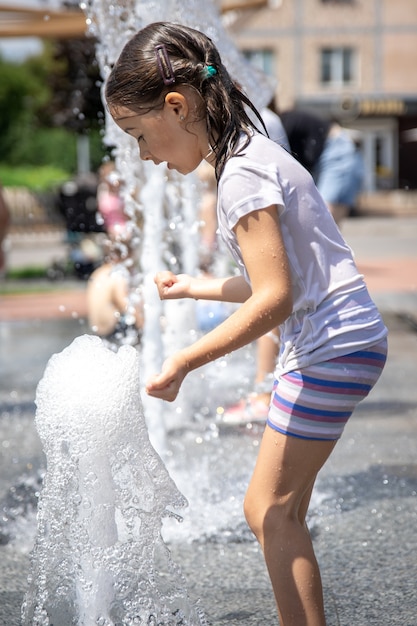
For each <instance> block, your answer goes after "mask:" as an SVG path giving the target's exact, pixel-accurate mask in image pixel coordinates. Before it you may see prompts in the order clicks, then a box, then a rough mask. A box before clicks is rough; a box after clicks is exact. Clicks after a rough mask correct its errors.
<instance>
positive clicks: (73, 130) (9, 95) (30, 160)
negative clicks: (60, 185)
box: [0, 38, 105, 177]
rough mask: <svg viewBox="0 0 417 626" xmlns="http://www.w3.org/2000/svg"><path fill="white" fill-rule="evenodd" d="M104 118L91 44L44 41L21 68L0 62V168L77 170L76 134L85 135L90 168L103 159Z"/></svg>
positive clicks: (85, 42)
mask: <svg viewBox="0 0 417 626" xmlns="http://www.w3.org/2000/svg"><path fill="white" fill-rule="evenodd" d="M103 121H104V113H103V107H102V103H101V98H100V75H99V70H98V66H97V63H96V60H95V46H94V41H93V40H88V39H86V38H85V39H80V40H73V41H72V40H71V41H70V42H67V41H55V42H47V43H46V44H45V46H44V50H43V52H42V54H40V55H38V56H36V57H31V58H29V59H27V60H26V61H24V62H23V63H20V64H16V63H11V62H6V61H4V60H2V59H1V58H0V163H7V164H8V165H13V166H20V165H32V166H36V167H37V166H39V165H41V166H43V165H51V166H53V167H57V168H59V169H62V170H65V171H66V172H67V173H68V177H69V176H71V175H74V174H75V173H76V171H77V133H83V134H88V135H89V137H90V151H91V161H92V168H93V169H94V170H95V169H97V168H98V167H99V165H100V163H101V160H102V158H103V156H104V154H105V149H104V148H103V146H102V142H101V137H100V129H101V128H102V127H103Z"/></svg>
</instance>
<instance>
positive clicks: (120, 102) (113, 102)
mask: <svg viewBox="0 0 417 626" xmlns="http://www.w3.org/2000/svg"><path fill="white" fill-rule="evenodd" d="M158 46H160V47H161V48H158ZM207 68H214V69H212V70H211V73H209V72H208V70H207ZM214 70H215V71H214ZM178 85H189V86H191V87H193V88H194V89H196V90H197V91H198V93H199V94H200V95H201V98H202V102H203V103H204V105H205V110H204V112H203V113H202V115H203V116H204V115H205V117H206V123H207V133H208V139H209V143H210V145H211V147H212V148H213V151H214V153H215V155H216V166H215V169H216V178H217V179H219V177H220V175H221V173H222V171H223V168H224V165H225V163H226V161H227V159H228V158H229V157H230V156H232V155H233V154H236V153H237V143H238V141H239V138H240V135H241V133H242V132H243V133H244V134H245V135H246V141H245V142H244V145H243V146H242V147H241V150H243V149H244V148H245V147H246V146H247V144H248V143H249V139H250V137H251V133H252V129H253V128H254V123H253V122H252V121H251V119H250V117H249V115H248V113H247V112H246V109H245V105H246V107H249V108H250V109H251V110H252V111H253V112H254V114H255V116H256V117H257V118H258V119H259V120H260V123H261V124H262V126H263V127H264V128H265V126H264V124H263V122H262V119H261V117H260V115H259V113H258V111H257V110H256V108H255V106H254V105H253V104H252V102H251V101H250V100H249V98H248V97H247V96H246V95H245V94H244V93H243V92H242V91H241V89H239V87H238V85H237V84H236V83H235V82H234V81H233V80H232V78H231V77H230V75H229V73H228V71H227V70H226V68H225V66H224V65H223V63H222V61H221V58H220V54H219V52H218V50H217V48H216V46H215V45H214V44H213V42H212V41H211V39H209V38H208V37H207V36H206V35H204V34H203V33H201V32H199V31H198V30H195V29H193V28H189V27H187V26H181V25H179V24H172V23H169V22H155V23H153V24H149V25H148V26H146V27H145V28H143V29H142V30H140V31H139V32H138V33H136V35H134V36H133V37H132V39H130V41H128V43H127V44H126V45H125V47H124V48H123V50H122V52H121V54H120V56H119V58H118V60H117V61H116V63H115V65H114V67H113V68H112V70H111V73H110V76H109V78H108V80H107V83H106V89H105V96H106V100H107V104H108V106H110V107H118V106H123V107H128V108H130V109H132V110H133V111H135V112H137V113H138V114H141V113H145V112H146V111H149V110H150V109H154V108H157V107H161V108H162V107H163V104H164V98H165V95H166V94H167V93H168V92H169V91H173V90H175V89H176V88H177V86H178Z"/></svg>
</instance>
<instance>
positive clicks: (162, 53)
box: [155, 43, 175, 85]
mask: <svg viewBox="0 0 417 626" xmlns="http://www.w3.org/2000/svg"><path fill="white" fill-rule="evenodd" d="M155 55H156V62H157V63H158V69H159V73H160V75H161V78H162V80H163V81H164V85H172V83H175V75H174V70H173V69H172V65H171V60H170V58H169V56H168V52H167V49H166V47H165V44H163V43H162V44H160V45H158V46H155Z"/></svg>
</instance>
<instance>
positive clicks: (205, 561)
mask: <svg viewBox="0 0 417 626" xmlns="http://www.w3.org/2000/svg"><path fill="white" fill-rule="evenodd" d="M343 231H344V234H345V237H346V239H347V240H348V241H349V243H351V245H352V247H353V249H354V250H355V253H356V257H357V261H358V265H359V266H360V267H361V269H362V271H363V272H364V273H365V276H366V278H367V281H368V285H369V288H370V290H371V293H372V294H373V296H374V298H375V300H376V302H377V303H378V305H379V306H380V309H381V311H382V313H383V316H384V319H385V321H386V324H387V326H388V328H389V331H390V336H389V359H388V362H387V366H386V368H385V370H384V372H383V375H382V378H381V380H380V381H379V383H378V385H377V386H376V388H375V389H374V390H373V392H372V394H371V395H370V397H369V398H368V399H366V400H365V401H364V402H363V403H362V404H361V405H360V406H359V407H358V409H357V410H356V412H355V414H354V416H353V417H352V418H351V420H350V421H349V423H348V426H347V427H346V430H345V433H344V435H343V437H342V439H341V441H340V442H339V443H338V445H337V447H336V449H335V451H334V453H333V456H332V457H331V458H330V460H329V461H328V463H327V465H326V466H325V468H324V469H323V470H322V472H321V473H320V475H319V478H318V481H317V486H316V490H315V492H314V494H313V499H312V507H311V513H310V518H309V523H310V527H311V530H312V535H313V538H314V543H315V547H316V552H317V557H318V560H319V562H320V565H321V570H322V576H323V584H324V593H325V602H326V613H327V620H328V626H338V625H341V626H353V625H355V626H397V625H398V626H400V625H401V626H416V624H417V596H416V593H415V581H416V580H417V560H416V558H415V554H416V552H417V532H416V531H417V384H416V383H417V377H416V371H417V332H416V327H417V324H416V320H417V265H416V263H417V219H416V218H412V219H410V218H405V219H402V218H384V219H379V218H372V219H369V220H367V219H365V220H363V219H362V218H361V219H354V220H348V221H347V222H346V223H345V224H344V225H343ZM67 288H68V285H67ZM67 288H66V289H65V293H66V296H65V297H68V300H65V304H63V302H64V301H63V298H64V296H63V295H62V292H61V295H60V294H58V296H57V298H56V299H55V300H52V298H53V296H52V295H51V294H50V295H49V300H48V304H47V302H46V300H47V299H45V298H43V303H44V306H43V308H44V309H45V310H46V311H45V313H42V306H41V305H40V304H35V302H36V301H39V297H40V296H39V295H38V296H36V297H35V296H33V295H32V296H30V297H29V296H8V297H4V298H0V301H1V304H0V310H1V311H2V318H1V320H0V372H1V374H0V446H1V456H0V505H1V508H2V509H3V511H2V512H3V521H2V523H1V524H0V544H1V543H2V544H3V545H0V625H1V626H15V625H17V624H19V623H20V620H19V615H20V605H21V602H22V598H23V594H24V590H25V588H26V575H27V571H28V550H29V549H30V546H31V542H32V541H33V534H34V529H35V506H36V495H35V494H36V491H37V490H38V489H39V486H40V476H41V471H42V470H43V468H44V459H43V454H42V451H41V446H40V442H39V439H38V436H37V433H36V430H35V428H34V423H33V417H34V405H33V399H34V395H35V388H36V384H37V382H38V381H39V380H40V378H41V377H42V374H43V371H44V368H45V365H46V363H47V361H48V359H49V357H50V356H51V354H53V353H54V352H57V351H61V350H62V349H63V348H64V347H65V346H67V345H68V344H69V343H70V342H71V341H72V340H73V339H74V338H75V337H76V336H78V335H79V334H83V333H84V332H88V329H87V327H86V324H85V321H84V318H83V315H84V314H85V311H84V309H83V308H82V307H83V303H82V302H83V301H82V299H81V301H80V300H78V301H77V300H76V299H74V300H70V298H69V295H68V294H69V293H70V291H71V290H68V289H67ZM72 291H74V290H72ZM75 292H77V293H78V296H77V297H78V298H80V293H81V296H82V293H83V287H82V284H81V285H80V284H76V285H75ZM13 298H15V304H16V305H17V304H18V302H20V304H19V306H16V307H15V309H13V304H12V300H13ZM16 298H17V299H18V300H16ZM19 298H20V300H19ZM21 298H26V300H25V305H24V306H23V307H22V299H21ZM31 298H32V300H31ZM41 300H42V297H41ZM5 301H7V306H6V304H5ZM30 302H32V304H30ZM52 302H53V303H52ZM3 305H4V306H3ZM19 307H20V308H19ZM31 307H32V308H31ZM6 309H7V313H6ZM22 309H23V310H24V311H27V312H26V313H23V314H21V315H20V316H19V318H17V314H16V317H13V310H15V311H17V310H20V311H22ZM52 309H53V311H54V313H53V315H51V314H50V313H51V310H52ZM251 356H252V355H251V350H250V348H248V349H246V350H245V351H243V352H242V353H240V354H237V355H234V356H233V357H231V360H230V362H229V367H230V370H231V371H232V372H233V371H238V372H239V373H241V372H242V362H243V361H244V363H245V367H246V368H249V370H250V368H251V367H252V361H251ZM245 374H246V372H245ZM206 377H207V379H210V380H211V383H212V384H213V382H214V385H213V387H212V388H213V389H215V393H214V394H213V397H212V398H211V400H210V401H211V405H210V406H209V408H210V411H209V413H208V414H207V415H206V416H205V417H204V418H203V419H201V417H200V418H199V419H195V420H194V421H193V422H192V424H190V427H189V428H187V429H186V430H177V431H173V432H172V433H171V434H170V435H169V436H168V440H167V446H168V451H169V454H168V455H167V465H168V468H169V471H170V473H171V474H172V475H173V477H174V478H175V480H176V482H177V484H178V486H179V488H180V489H181V491H183V493H184V494H185V495H186V496H187V498H188V500H189V504H190V506H189V508H188V509H187V510H186V511H184V513H183V515H184V522H183V523H182V524H176V525H175V528H171V527H168V528H167V530H166V537H167V539H166V540H167V543H168V545H169V548H170V550H171V553H172V555H173V559H174V561H175V562H176V563H177V564H179V565H180V567H181V569H182V571H183V573H184V576H185V578H186V581H187V586H188V590H189V593H190V596H191V597H192V598H193V599H197V598H201V604H202V607H203V608H204V610H205V613H206V614H207V616H208V618H209V619H210V622H211V623H212V624H213V626H217V625H218V626H221V625H223V624H228V625H230V626H237V625H240V626H260V625H262V626H265V625H266V626H269V625H271V626H272V625H274V624H277V618H276V612H275V607H274V602H273V598H272V592H271V589H270V584H269V580H268V576H267V574H266V571H265V565H264V562H263V558H262V555H261V553H260V550H259V548H258V546H257V544H256V543H255V542H254V541H253V539H252V537H251V535H250V533H249V532H248V530H247V528H246V525H245V522H244V519H243V514H242V512H241V502H242V499H243V495H244V491H245V486H246V484H247V481H248V479H249V476H250V473H251V469H252V467H253V464H254V462H255V458H256V453H257V447H258V442H259V438H260V436H261V428H260V427H259V426H254V427H253V428H251V429H250V428H243V427H242V428H236V427H235V428H222V427H219V425H218V424H215V423H214V419H213V417H214V413H215V406H216V402H218V401H219V398H221V397H222V394H223V392H224V394H225V395H227V394H230V388H228V385H230V379H232V380H233V377H230V376H224V370H223V371H222V369H219V368H216V367H212V368H211V369H208V370H206ZM249 379H250V376H249V377H247V378H245V380H249ZM195 409H196V414H197V412H198V407H197V406H196V407H195ZM213 424H214V425H213ZM5 517H7V518H8V519H7V520H5V519H4V518H5ZM55 626H69V625H67V624H59V625H55Z"/></svg>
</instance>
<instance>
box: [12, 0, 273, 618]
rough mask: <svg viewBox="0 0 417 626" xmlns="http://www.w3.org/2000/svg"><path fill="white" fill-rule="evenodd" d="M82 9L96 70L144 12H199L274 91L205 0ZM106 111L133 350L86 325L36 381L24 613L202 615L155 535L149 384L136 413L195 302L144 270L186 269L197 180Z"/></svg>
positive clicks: (172, 498)
mask: <svg viewBox="0 0 417 626" xmlns="http://www.w3.org/2000/svg"><path fill="white" fill-rule="evenodd" d="M80 7H81V8H82V9H83V10H84V12H85V14H86V18H87V25H88V29H89V33H90V34H91V35H93V36H95V37H96V38H97V41H98V43H97V46H96V55H97V60H98V63H99V66H100V70H101V74H102V77H103V79H104V81H105V79H106V78H107V76H108V74H109V71H110V67H111V65H112V64H113V63H114V61H115V60H116V59H117V57H118V55H119V54H120V52H121V49H122V47H123V46H124V44H125V43H126V42H127V40H128V39H129V38H130V37H131V36H132V35H133V34H134V33H135V32H136V31H137V30H138V29H139V28H141V27H143V26H145V25H146V24H147V23H150V22H152V21H157V20H160V19H165V20H169V21H176V22H182V23H184V24H187V25H189V26H192V27H194V28H197V29H199V28H200V26H199V25H200V24H201V23H204V30H205V32H206V34H207V35H209V36H210V37H211V38H212V39H213V41H214V42H215V43H216V45H217V46H218V47H219V49H220V52H221V54H222V57H223V60H224V62H225V64H226V65H227V66H228V68H229V69H230V71H231V73H232V75H233V76H234V77H235V78H236V79H237V80H238V81H239V82H240V84H241V85H242V86H243V88H244V89H245V90H246V92H247V93H248V95H249V97H251V99H252V100H253V101H254V102H255V104H256V105H257V106H258V108H262V107H263V106H264V105H265V104H266V103H267V102H268V101H269V100H270V97H271V93H272V87H271V85H269V84H268V83H267V81H266V79H265V78H264V77H262V76H261V75H260V74H258V73H257V72H256V71H255V70H254V69H253V68H250V66H249V65H248V64H247V62H246V61H245V60H244V58H243V56H242V55H241V54H240V53H239V52H238V51H237V49H236V48H235V46H234V45H233V44H232V42H231V41H230V39H229V37H228V36H227V35H226V32H225V30H224V29H223V27H222V24H221V19H220V16H219V14H218V10H217V7H216V5H215V3H214V2H213V3H210V2H207V0H204V2H203V0H181V2H179V0H158V1H155V0H118V2H117V3H115V2H113V0H87V1H86V2H81V3H80ZM106 116H107V117H106V134H105V137H104V143H105V144H107V145H108V146H111V147H113V157H114V159H115V161H116V168H117V170H118V172H119V173H120V174H121V175H122V178H123V181H124V187H123V189H124V201H125V211H126V213H127V215H128V216H129V217H130V220H131V232H132V233H133V236H132V242H131V243H132V245H133V246H136V247H137V248H138V249H141V251H142V255H141V272H142V276H143V298H144V302H145V327H144V334H143V348H142V360H141V362H140V363H139V356H138V353H137V352H136V350H135V349H134V348H133V347H131V346H122V347H121V348H120V349H119V351H118V352H113V351H111V350H108V349H107V348H105V346H104V345H103V343H102V342H101V340H100V339H98V338H96V337H90V336H87V335H85V336H83V337H79V338H77V339H76V340H74V342H73V343H72V344H71V345H70V346H69V347H68V348H66V349H65V350H64V351H63V352H62V353H60V354H57V355H54V356H53V357H52V358H51V360H50V362H49V364H48V366H47V369H46V371H45V375H44V377H43V379H42V381H41V382H40V383H39V386H38V390H37V397H36V403H37V413H36V426H37V429H38V431H39V435H40V437H41V440H42V443H43V447H44V451H45V454H46V458H47V472H46V476H45V480H44V485H43V490H42V492H41V496H40V500H39V506H38V533H37V538H36V542H35V547H34V550H33V552H32V555H31V569H30V575H29V587H28V591H27V593H26V595H25V600H24V604H23V606H22V623H23V626H29V625H30V626H35V625H36V626H52V625H54V624H55V626H57V625H61V626H62V625H63V624H65V626H72V625H74V626H75V625H77V626H81V625H82V626H112V625H115V624H118V625H119V624H125V625H129V626H130V625H134V624H158V625H161V626H162V625H165V624H166V625H169V626H175V625H178V626H179V625H182V626H204V625H205V624H206V623H207V622H206V618H205V617H204V615H203V613H202V611H201V610H199V609H198V608H197V606H196V605H194V604H193V603H192V602H191V601H190V599H189V597H188V592H187V590H186V588H185V585H184V581H183V578H182V575H181V572H180V571H179V568H178V567H177V566H176V565H175V564H174V563H173V562H172V559H171V557H170V554H169V551H168V549H167V547H166V545H165V543H164V541H163V539H162V536H161V526H162V520H163V519H165V518H166V517H167V516H168V517H169V516H171V517H172V516H174V517H175V515H176V513H175V512H174V511H173V510H172V509H174V510H175V509H177V508H179V507H183V506H185V505H186V500H185V498H184V496H183V495H182V494H181V493H180V492H179V491H178V489H177V487H176V485H175V483H174V482H173V480H172V479H171V478H170V476H169V474H168V472H167V470H166V468H165V466H164V464H163V463H162V461H161V459H160V457H159V456H158V454H157V453H156V452H155V449H154V447H153V446H152V444H151V441H152V443H153V444H154V445H155V444H157V446H156V447H157V448H158V445H159V449H162V448H163V436H164V432H165V430H166V429H165V425H164V419H163V411H164V408H163V406H164V405H163V404H162V403H161V402H159V401H155V400H154V399H152V398H149V397H146V396H145V398H144V402H145V415H146V416H148V415H151V416H152V421H151V422H150V421H149V420H148V422H147V424H145V418H144V412H143V410H142V404H141V399H140V389H139V386H140V383H139V379H140V377H139V369H140V368H141V369H142V370H143V377H144V378H147V377H148V375H149V374H151V373H154V372H155V371H158V370H159V367H160V364H161V362H162V360H163V358H164V354H165V352H166V351H171V350H172V349H173V348H178V347H180V346H181V342H187V341H189V340H190V334H189V333H187V332H186V331H185V324H184V320H186V326H187V328H189V327H190V319H192V311H190V309H189V307H188V306H183V304H182V303H180V302H178V303H174V302H170V303H169V304H166V303H161V302H160V301H159V299H158V297H157V293H156V290H155V288H154V285H153V281H152V276H153V275H154V274H155V272H156V271H158V270H160V269H162V268H163V267H168V268H169V269H173V271H179V270H180V271H185V272H187V273H194V270H195V268H196V265H197V253H196V250H197V248H198V212H197V211H196V207H197V204H198V192H199V191H200V188H199V186H198V181H197V178H196V177H195V176H194V175H189V176H188V177H186V178H185V179H180V178H179V175H177V174H175V173H173V172H168V171H167V169H166V168H165V166H163V165H160V166H158V167H156V166H154V165H153V164H151V163H142V162H141V161H140V160H139V155H138V151H137V146H136V144H135V142H134V141H133V140H132V139H131V138H129V137H128V135H126V134H124V133H122V131H121V130H120V129H119V128H118V127H117V126H116V125H115V124H114V122H113V121H112V120H111V118H110V117H109V115H108V113H107V112H106ZM142 218H143V220H142ZM142 221H143V224H144V225H143V229H142V231H141V230H140V229H139V228H138V226H137V224H138V223H140V222H142ZM162 316H164V317H165V320H166V330H165V338H164V339H163V338H162V336H161V327H160V318H161V317H162ZM191 326H192V324H191ZM191 334H192V329H191ZM178 402H179V403H180V406H181V414H182V415H183V416H184V419H185V420H188V421H189V420H190V417H192V407H191V406H190V405H188V404H187V398H186V397H184V394H182V395H181V396H180V397H179V401H178ZM174 409H175V406H174ZM170 410H171V411H172V408H171V409H170Z"/></svg>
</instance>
